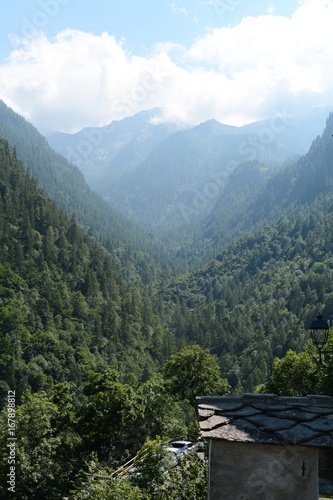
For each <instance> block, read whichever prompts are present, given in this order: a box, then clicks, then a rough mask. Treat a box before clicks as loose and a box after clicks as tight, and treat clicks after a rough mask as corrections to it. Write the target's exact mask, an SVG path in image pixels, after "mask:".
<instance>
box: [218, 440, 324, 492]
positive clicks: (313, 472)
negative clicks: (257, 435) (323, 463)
mask: <svg viewBox="0 0 333 500" xmlns="http://www.w3.org/2000/svg"><path fill="white" fill-rule="evenodd" d="M209 490H210V500H220V499H221V500H222V499H225V500H316V499H318V498H319V494H318V452H317V449H316V448H311V447H304V446H273V445H260V444H252V443H237V442H229V441H221V440H212V442H211V453H210V488H209Z"/></svg>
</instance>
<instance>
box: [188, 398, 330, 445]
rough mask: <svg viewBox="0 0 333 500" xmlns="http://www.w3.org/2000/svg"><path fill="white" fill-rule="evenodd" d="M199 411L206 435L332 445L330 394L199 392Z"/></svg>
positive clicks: (257, 440)
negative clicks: (240, 394)
mask: <svg viewBox="0 0 333 500" xmlns="http://www.w3.org/2000/svg"><path fill="white" fill-rule="evenodd" d="M197 412H198V419H199V425H200V430H201V435H202V437H203V438H209V439H221V440H225V441H238V442H243V443H259V444H279V445H281V444H283V445H286V444H290V445H302V446H315V447H333V398H332V397H329V396H318V395H308V396H306V397H285V396H277V395H276V394H243V395H242V396H234V397H232V396H219V397H215V396H199V397H197Z"/></svg>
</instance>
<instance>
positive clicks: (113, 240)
mask: <svg viewBox="0 0 333 500" xmlns="http://www.w3.org/2000/svg"><path fill="white" fill-rule="evenodd" d="M0 137H3V138H4V139H6V140H8V142H9V143H10V145H11V146H12V147H15V148H16V151H17V156H18V158H19V159H21V160H22V161H23V162H24V166H25V167H26V168H27V169H28V170H29V171H30V172H31V174H32V175H33V176H34V177H35V178H36V179H37V181H38V184H39V186H40V187H41V188H42V189H43V190H44V191H45V193H46V194H48V195H49V196H50V197H51V198H52V199H53V200H54V201H55V203H56V204H57V205H58V206H59V207H61V208H62V209H64V210H65V211H66V212H67V213H68V214H70V215H72V214H75V216H76V218H77V220H78V222H79V223H80V225H81V226H82V227H83V228H84V229H85V231H87V232H88V234H89V235H91V236H93V237H94V238H95V239H96V240H97V241H99V242H101V243H102V244H103V245H104V246H105V247H106V248H107V250H108V251H109V252H110V253H111V254H112V255H113V256H114V258H115V260H116V261H117V262H118V264H119V267H120V268H121V269H122V271H123V273H124V275H125V276H126V278H127V279H131V280H138V279H139V280H142V281H143V282H144V283H147V282H148V281H150V280H151V279H153V278H154V273H155V272H157V273H159V274H161V273H162V274H163V272H166V273H168V272H169V269H170V267H172V266H173V265H174V262H173V263H172V262H171V260H170V259H168V257H167V255H166V252H165V251H164V249H163V247H162V245H161V244H160V243H159V242H158V241H157V239H156V238H155V237H154V236H153V235H151V234H150V233H148V232H146V231H145V230H143V229H142V228H140V227H138V226H137V225H135V224H134V223H133V222H131V221H129V220H128V219H127V218H126V217H124V216H123V215H121V214H120V213H119V212H117V211H116V210H114V209H113V208H112V207H111V206H110V205H109V204H108V203H107V202H105V201H104V200H103V199H102V198H101V197H100V196H99V195H98V194H96V193H95V192H93V191H92V190H91V189H90V187H89V186H88V184H87V183H86V181H85V179H84V177H83V175H82V173H81V172H80V170H79V169H78V168H77V167H76V166H74V165H73V164H71V163H69V162H68V161H67V160H65V159H64V158H63V157H62V156H61V155H59V154H57V153H55V152H54V151H53V150H52V149H51V148H50V146H49V145H48V143H47V141H46V140H45V139H44V137H43V136H41V135H40V134H39V132H38V131H37V129H35V127H33V126H32V125H31V124H30V123H28V122H27V121H26V120H24V118H22V117H21V116H19V115H17V114H16V113H14V112H13V111H12V110H11V109H10V108H8V107H7V106H6V105H5V104H4V103H3V102H2V101H0ZM156 264H157V265H156ZM163 269H164V271H163Z"/></svg>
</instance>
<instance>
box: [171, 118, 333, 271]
mask: <svg viewBox="0 0 333 500" xmlns="http://www.w3.org/2000/svg"><path fill="white" fill-rule="evenodd" d="M332 134H333V114H330V115H329V117H328V119H327V121H326V127H325V129H324V131H323V133H322V135H321V136H318V137H317V138H316V139H315V140H314V141H313V142H312V144H311V147H310V149H309V151H308V153H307V154H306V155H304V156H302V157H301V158H300V159H299V160H298V161H297V162H296V163H294V164H293V165H290V166H289V167H287V168H284V169H280V170H279V171H278V172H276V173H274V172H270V171H269V169H267V167H266V166H265V165H263V164H260V163H258V162H248V163H244V164H241V165H239V167H238V168H236V169H235V170H234V172H233V173H232V174H231V175H230V176H229V178H228V180H227V182H226V185H225V187H224V189H223V191H222V193H221V195H220V196H219V198H218V200H217V202H216V205H215V207H214V208H213V210H212V211H211V213H210V214H209V215H207V216H206V217H205V218H204V220H203V221H202V224H200V225H199V226H197V227H196V230H195V232H194V235H193V236H192V237H191V236H188V240H186V237H185V238H183V241H182V244H179V249H180V252H181V255H182V257H183V256H184V255H186V258H187V262H188V263H189V264H190V265H191V264H192V265H193V263H195V262H196V261H199V262H200V259H201V262H202V259H203V258H206V259H207V258H209V257H212V256H214V255H216V253H218V252H219V251H220V250H221V249H222V248H223V247H225V245H226V244H228V243H230V242H231V241H232V240H233V239H234V238H236V237H239V236H240V235H241V234H242V233H243V232H244V231H245V232H246V231H253V229H254V228H255V227H257V228H260V227H261V226H262V225H263V224H274V223H275V221H276V220H277V218H278V217H280V216H281V214H282V213H283V211H284V210H286V209H288V208H289V207H292V206H293V205H294V204H297V205H298V204H303V203H307V202H309V203H311V202H312V201H313V200H314V199H315V198H316V197H317V196H318V194H320V193H323V194H325V193H327V192H329V191H330V190H331V188H332V186H333V168H332V158H333V139H332ZM184 234H185V235H186V231H184ZM179 239H180V238H179ZM193 241H194V242H195V244H194V245H193Z"/></svg>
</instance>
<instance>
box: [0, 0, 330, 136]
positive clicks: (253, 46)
mask: <svg viewBox="0 0 333 500" xmlns="http://www.w3.org/2000/svg"><path fill="white" fill-rule="evenodd" d="M332 26H333V3H332V2H326V1H320V0H312V1H307V2H301V3H300V5H299V7H298V9H297V10H296V11H295V12H294V14H293V16H292V17H291V18H287V17H283V16H275V15H274V11H273V10H272V11H271V12H270V13H268V14H267V15H264V16H263V15H262V16H259V17H246V18H243V20H242V21H241V22H240V23H239V24H238V25H236V26H232V27H226V28H221V29H214V30H208V31H207V33H206V34H205V35H204V36H202V37H200V38H198V39H197V40H195V41H194V42H193V43H192V45H191V46H188V47H184V46H180V45H177V46H175V45H173V44H172V43H171V42H170V43H167V44H165V43H164V44H158V45H156V46H155V49H154V50H153V51H152V52H151V53H150V54H147V55H146V56H145V57H144V56H142V55H136V54H135V53H133V52H131V53H130V52H129V51H128V50H127V48H126V40H117V39H115V37H114V36H112V34H108V33H103V34H101V35H96V34H94V33H85V32H81V31H77V30H66V31H63V32H61V33H59V34H58V35H57V36H56V37H55V38H54V39H48V38H47V37H46V35H45V34H44V33H42V32H40V33H39V34H36V35H34V36H33V37H27V38H26V39H24V40H23V41H22V40H21V43H20V45H19V46H18V48H17V49H15V50H13V51H12V52H11V54H10V57H9V59H8V60H7V61H6V63H5V64H3V65H2V66H1V67H0V98H2V99H3V100H4V101H5V102H6V103H7V104H8V105H10V106H12V107H13V108H14V110H15V111H17V112H19V113H21V114H23V115H24V116H25V117H26V118H27V119H29V120H30V121H31V122H32V123H34V124H35V125H36V126H37V127H38V128H39V129H40V130H41V131H46V130H50V129H51V130H52V129H53V130H63V131H76V130H79V129H81V128H82V127H84V126H94V125H96V126H97V125H105V124H106V123H109V122H111V121H112V120H114V119H121V118H123V117H124V116H129V115H133V114H134V113H136V112H138V111H141V110H143V109H149V108H153V107H159V108H162V110H163V112H164V118H165V119H167V120H172V121H179V122H182V123H188V124H193V125H194V124H197V123H199V122H201V121H204V120H207V119H210V118H215V119H217V120H218V121H221V122H224V123H229V124H234V125H241V124H243V123H246V122H249V121H253V120H257V119H261V118H265V117H267V116H270V115H273V114H274V113H277V112H280V113H281V112H282V110H286V112H288V110H292V111H293V112H294V111H295V106H296V104H297V106H298V107H300V108H301V107H302V106H324V105H325V106H330V105H332V104H333V92H332V89H333V66H332V60H333V30H332Z"/></svg>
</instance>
